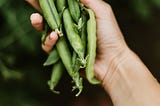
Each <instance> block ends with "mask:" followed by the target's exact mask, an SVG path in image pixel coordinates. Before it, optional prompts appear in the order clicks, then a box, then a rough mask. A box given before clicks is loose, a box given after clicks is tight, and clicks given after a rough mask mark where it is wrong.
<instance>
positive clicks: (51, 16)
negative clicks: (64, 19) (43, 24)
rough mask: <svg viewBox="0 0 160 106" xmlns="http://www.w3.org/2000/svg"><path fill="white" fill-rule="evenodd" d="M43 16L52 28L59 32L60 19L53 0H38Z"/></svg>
mask: <svg viewBox="0 0 160 106" xmlns="http://www.w3.org/2000/svg"><path fill="white" fill-rule="evenodd" d="M39 4H40V7H41V9H42V12H43V15H44V18H45V19H46V21H47V23H48V25H49V26H50V28H51V29H52V30H56V31H58V32H59V30H60V25H61V20H60V17H59V14H58V12H57V9H56V7H55V4H54V1H53V0H39Z"/></svg>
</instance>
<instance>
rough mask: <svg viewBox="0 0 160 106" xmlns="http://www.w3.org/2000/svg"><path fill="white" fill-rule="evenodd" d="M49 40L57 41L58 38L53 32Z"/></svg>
mask: <svg viewBox="0 0 160 106" xmlns="http://www.w3.org/2000/svg"><path fill="white" fill-rule="evenodd" d="M49 39H50V40H52V39H54V40H57V39H58V36H57V34H56V33H55V32H54V31H53V32H51V33H50V35H49Z"/></svg>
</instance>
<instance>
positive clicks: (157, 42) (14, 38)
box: [0, 0, 160, 106]
mask: <svg viewBox="0 0 160 106" xmlns="http://www.w3.org/2000/svg"><path fill="white" fill-rule="evenodd" d="M107 2H108V3H109V4H111V6H112V8H113V11H114V13H115V16H116V18H117V21H118V23H119V26H120V28H121V30H122V32H123V34H124V37H125V39H126V42H127V44H128V45H129V47H130V48H131V49H132V50H133V51H134V52H136V53H137V54H138V55H139V57H140V58H141V59H142V61H143V62H144V63H145V64H146V66H147V67H148V68H149V69H150V70H151V72H152V74H153V75H154V76H155V77H156V79H157V80H158V81H160V70H159V69H160V65H159V64H160V0H132V1H131V0H108V1H107ZM33 12H37V11H36V10H34V9H33V8H32V7H31V6H30V5H29V4H27V3H26V2H25V1H24V0H0V22H1V23H0V106H64V105H65V106H106V104H107V103H106V98H107V99H108V100H109V98H108V97H107V94H106V92H105V91H104V90H103V89H102V88H101V87H100V86H93V85H90V84H88V82H87V81H84V90H83V93H82V94H81V95H80V96H79V97H78V98H76V97H75V96H74V93H72V92H71V83H70V78H69V77H68V75H67V73H65V74H64V75H63V78H62V80H61V82H60V84H59V85H58V87H57V89H59V90H60V91H61V94H60V95H55V94H53V93H52V92H51V91H50V90H49V88H48V85H47V80H49V78H50V70H48V69H47V68H44V67H43V66H42V64H43V62H44V61H45V59H46V57H47V55H46V54H45V53H44V52H43V51H42V49H41V46H40V45H41V40H40V39H41V35H40V33H39V32H38V31H36V30H35V29H34V28H33V27H32V26H31V24H30V20H29V17H30V15H31V14H32V13H33Z"/></svg>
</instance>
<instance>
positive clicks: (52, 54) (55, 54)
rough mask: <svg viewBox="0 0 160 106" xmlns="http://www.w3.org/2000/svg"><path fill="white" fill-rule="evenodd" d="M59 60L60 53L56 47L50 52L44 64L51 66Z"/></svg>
mask: <svg viewBox="0 0 160 106" xmlns="http://www.w3.org/2000/svg"><path fill="white" fill-rule="evenodd" d="M58 60H59V55H58V52H57V49H56V48H53V50H52V51H51V52H50V54H49V56H48V58H47V60H46V61H45V62H44V64H43V66H49V65H52V64H55V63H56V62H57V61H58Z"/></svg>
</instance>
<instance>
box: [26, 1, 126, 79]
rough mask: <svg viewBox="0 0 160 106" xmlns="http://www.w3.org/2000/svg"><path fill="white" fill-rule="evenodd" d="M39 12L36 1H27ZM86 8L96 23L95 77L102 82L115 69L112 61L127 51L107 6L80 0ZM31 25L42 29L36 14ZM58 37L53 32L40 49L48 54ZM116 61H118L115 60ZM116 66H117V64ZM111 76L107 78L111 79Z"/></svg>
mask: <svg viewBox="0 0 160 106" xmlns="http://www.w3.org/2000/svg"><path fill="white" fill-rule="evenodd" d="M27 1H28V2H29V3H31V4H32V5H33V6H34V7H35V8H37V9H38V10H39V11H41V10H40V7H39V4H38V1H37V0H27ZM81 2H82V3H83V4H84V5H85V6H86V7H88V8H90V9H92V10H93V11H94V13H95V16H96V21H97V56H96V61H95V76H96V77H97V78H98V79H99V80H101V81H102V82H103V79H104V77H106V76H107V73H113V72H114V70H115V69H114V68H115V67H116V65H115V67H114V66H113V65H112V61H114V59H117V58H121V57H122V56H121V55H122V52H124V51H126V50H128V47H127V45H126V43H125V41H124V38H123V36H122V33H121V31H120V29H119V26H118V24H117V22H116V19H115V17H114V14H113V12H112V9H111V7H110V5H109V4H107V3H105V2H103V1H102V0H81ZM30 19H31V23H32V25H33V26H34V27H35V28H36V29H37V30H39V31H42V29H43V27H42V26H43V25H42V23H43V18H42V16H40V15H39V14H38V13H34V14H32V15H31V17H30ZM57 39H58V36H57V34H56V33H55V32H52V33H50V34H49V36H48V37H47V38H46V41H45V45H43V44H42V48H43V50H44V51H45V52H47V53H49V52H50V50H51V49H52V47H53V46H54V45H55V43H56V41H57ZM117 60H118V59H117ZM117 65H118V64H117ZM111 76H112V75H111V74H110V76H107V77H111Z"/></svg>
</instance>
